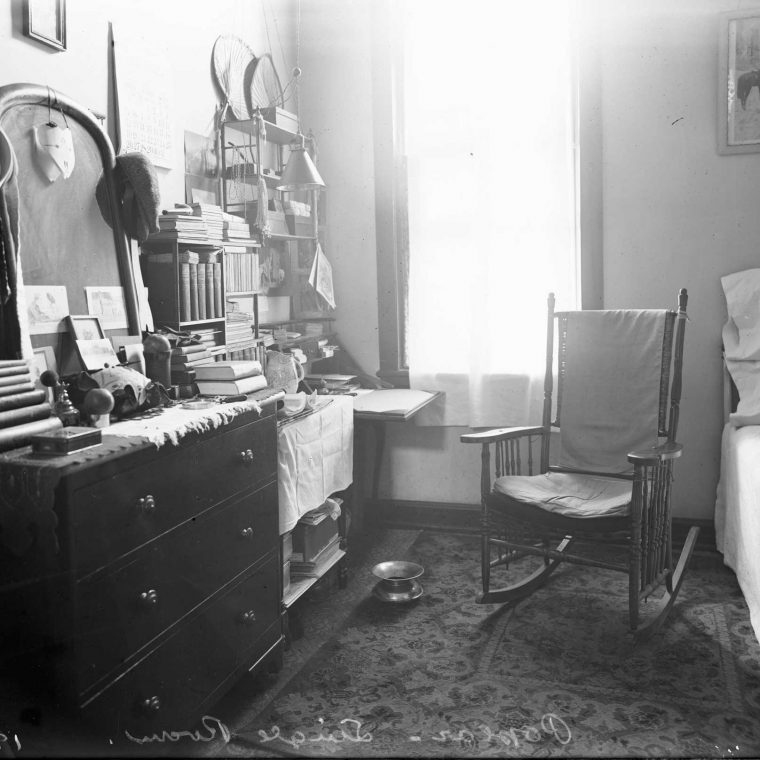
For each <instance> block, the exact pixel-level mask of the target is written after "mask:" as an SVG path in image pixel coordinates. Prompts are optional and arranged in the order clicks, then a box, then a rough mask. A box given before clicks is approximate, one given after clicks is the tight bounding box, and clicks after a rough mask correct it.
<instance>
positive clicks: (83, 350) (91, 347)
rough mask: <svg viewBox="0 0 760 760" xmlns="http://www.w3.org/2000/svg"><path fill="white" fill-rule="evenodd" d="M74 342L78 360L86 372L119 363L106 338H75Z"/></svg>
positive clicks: (115, 365) (114, 365)
mask: <svg viewBox="0 0 760 760" xmlns="http://www.w3.org/2000/svg"><path fill="white" fill-rule="evenodd" d="M74 343H75V344H76V347H77V355H78V356H79V361H80V362H82V366H83V367H84V368H85V369H86V370H87V371H88V372H94V371H95V370H98V369H104V368H105V367H117V366H118V365H119V357H118V356H117V355H116V351H114V348H113V345H112V344H111V341H110V340H108V338H94V339H92V340H75V341H74Z"/></svg>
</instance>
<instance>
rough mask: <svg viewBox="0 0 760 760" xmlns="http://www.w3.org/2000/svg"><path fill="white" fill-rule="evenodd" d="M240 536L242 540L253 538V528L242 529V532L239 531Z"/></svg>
mask: <svg viewBox="0 0 760 760" xmlns="http://www.w3.org/2000/svg"><path fill="white" fill-rule="evenodd" d="M240 535H241V537H242V538H253V528H251V527H248V528H243V530H241V531H240Z"/></svg>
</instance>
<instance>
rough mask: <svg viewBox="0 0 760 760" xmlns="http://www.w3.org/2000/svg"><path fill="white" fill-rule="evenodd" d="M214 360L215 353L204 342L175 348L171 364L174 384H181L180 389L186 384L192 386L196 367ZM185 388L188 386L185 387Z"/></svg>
mask: <svg viewBox="0 0 760 760" xmlns="http://www.w3.org/2000/svg"><path fill="white" fill-rule="evenodd" d="M213 362H214V357H213V355H212V354H211V352H210V351H209V350H208V349H207V348H206V346H204V345H203V344H202V343H201V344H194V345H190V346H177V347H175V348H173V349H172V352H171V364H170V372H171V383H172V385H179V386H180V390H182V389H183V387H185V386H192V385H193V383H194V382H195V372H196V369H197V368H198V367H200V366H203V365H205V364H210V363H213ZM185 390H188V388H186V387H185Z"/></svg>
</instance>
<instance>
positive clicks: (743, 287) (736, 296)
mask: <svg viewBox="0 0 760 760" xmlns="http://www.w3.org/2000/svg"><path fill="white" fill-rule="evenodd" d="M721 284H722V285H723V292H724V294H725V296H726V307H727V309H728V319H729V321H728V324H726V326H725V327H724V329H723V341H724V348H725V351H726V357H727V358H728V359H738V360H758V359H760V269H746V270H744V271H743V272H735V273H734V274H729V275H726V276H725V277H722V278H721ZM732 323H733V324H732ZM758 382H760V378H758Z"/></svg>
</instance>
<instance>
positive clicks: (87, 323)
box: [67, 314, 106, 340]
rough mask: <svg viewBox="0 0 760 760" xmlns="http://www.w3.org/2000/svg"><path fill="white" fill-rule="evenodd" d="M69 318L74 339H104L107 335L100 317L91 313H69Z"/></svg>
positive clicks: (70, 330)
mask: <svg viewBox="0 0 760 760" xmlns="http://www.w3.org/2000/svg"><path fill="white" fill-rule="evenodd" d="M67 320H68V323H69V332H70V333H71V334H72V336H73V337H74V340H102V339H104V338H105V337H106V334H105V332H104V331H103V325H102V324H101V322H100V319H99V318H98V317H92V316H90V315H89V314H85V315H82V316H75V315H73V314H69V316H68V317H67Z"/></svg>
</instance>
